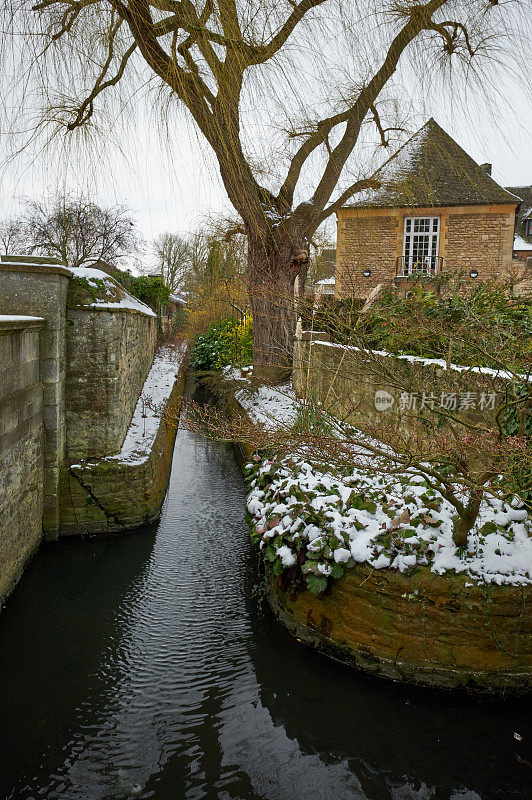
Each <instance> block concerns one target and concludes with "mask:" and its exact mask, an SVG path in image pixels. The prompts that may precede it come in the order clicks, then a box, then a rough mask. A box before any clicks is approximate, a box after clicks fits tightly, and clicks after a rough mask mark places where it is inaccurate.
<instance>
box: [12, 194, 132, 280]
mask: <svg viewBox="0 0 532 800" xmlns="http://www.w3.org/2000/svg"><path fill="white" fill-rule="evenodd" d="M16 229H17V237H16V240H17V245H20V246H21V247H22V248H23V249H24V251H25V252H28V253H37V254H39V255H47V256H56V257H59V258H61V259H62V261H64V263H65V264H67V265H68V266H69V267H81V266H83V267H90V266H92V265H94V264H97V263H98V262H104V263H108V264H110V265H112V266H118V265H119V264H120V263H121V262H122V261H123V260H124V259H125V258H128V257H131V256H132V255H134V254H135V253H136V252H137V251H138V249H139V246H140V242H141V240H140V237H139V235H138V233H137V231H136V229H135V223H134V221H133V218H132V216H131V214H130V212H129V211H128V209H126V208H125V207H124V206H109V207H106V208H102V207H101V206H98V205H96V203H91V202H90V201H88V200H85V199H84V198H83V197H74V196H66V197H64V196H56V197H54V198H52V199H51V200H50V201H48V202H47V201H38V200H27V201H26V203H25V209H24V212H23V213H22V215H21V216H20V218H19V219H18V221H17V224H16Z"/></svg>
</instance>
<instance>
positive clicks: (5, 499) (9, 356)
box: [0, 317, 44, 603]
mask: <svg viewBox="0 0 532 800" xmlns="http://www.w3.org/2000/svg"><path fill="white" fill-rule="evenodd" d="M43 328H44V320H42V319H41V320H39V319H36V318H35V319H33V320H22V319H19V320H18V321H17V320H16V319H12V320H6V319H3V320H2V318H1V317H0V603H1V602H2V600H3V599H4V598H5V597H6V595H7V594H9V592H11V590H12V589H13V587H14V586H15V584H16V582H17V581H18V579H19V578H20V576H21V574H22V571H23V569H24V565H25V564H26V562H27V561H28V559H29V558H30V557H31V556H32V554H33V552H34V551H35V549H36V548H37V546H38V544H39V542H40V541H41V537H42V514H43V437H44V427H43V391H42V385H41V383H40V380H39V335H40V333H41V331H42V330H43Z"/></svg>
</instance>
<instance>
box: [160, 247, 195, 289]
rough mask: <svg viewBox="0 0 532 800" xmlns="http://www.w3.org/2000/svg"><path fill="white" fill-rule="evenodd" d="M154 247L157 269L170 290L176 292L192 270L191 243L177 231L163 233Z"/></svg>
mask: <svg viewBox="0 0 532 800" xmlns="http://www.w3.org/2000/svg"><path fill="white" fill-rule="evenodd" d="M153 249H154V251H155V256H156V258H157V271H158V272H159V274H160V275H161V277H162V279H163V280H164V282H165V283H166V285H167V286H169V288H170V291H172V292H174V291H175V290H176V289H178V288H179V287H180V286H181V285H182V284H183V282H184V280H185V278H186V276H187V275H188V273H189V272H190V267H191V253H190V244H189V242H188V241H187V239H185V238H183V237H182V236H179V234H177V233H163V234H161V235H160V236H158V237H157V239H155V241H154V243H153Z"/></svg>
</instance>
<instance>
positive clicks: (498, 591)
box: [269, 564, 532, 692]
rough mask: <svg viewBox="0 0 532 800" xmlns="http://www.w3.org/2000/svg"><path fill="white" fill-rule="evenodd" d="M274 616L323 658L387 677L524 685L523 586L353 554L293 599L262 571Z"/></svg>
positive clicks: (531, 637)
mask: <svg viewBox="0 0 532 800" xmlns="http://www.w3.org/2000/svg"><path fill="white" fill-rule="evenodd" d="M269 585H270V591H269V597H270V603H271V605H272V608H273V610H274V613H275V614H276V616H277V617H278V618H279V619H280V620H281V621H282V622H283V623H284V624H285V625H286V627H287V628H288V629H289V630H290V631H291V632H292V633H293V634H294V635H296V636H298V637H299V638H301V639H303V640H304V641H306V642H307V643H308V644H311V645H313V646H315V647H316V648H318V649H320V650H323V651H324V652H325V653H326V654H328V655H330V656H332V657H333V658H335V659H337V660H339V661H342V662H344V663H348V664H350V665H352V666H355V667H357V668H358V669H362V670H364V671H366V672H370V673H372V674H373V675H378V676H380V677H385V678H389V679H391V680H395V681H407V682H409V683H419V684H425V685H429V686H439V687H446V688H460V687H461V688H466V689H471V690H475V691H483V692H492V691H505V690H511V691H517V692H526V691H530V688H531V686H532V615H531V613H530V611H531V609H530V592H529V591H528V588H527V587H524V586H493V585H487V584H473V583H472V582H471V581H470V580H468V579H467V576H463V575H457V574H455V573H446V574H445V575H442V576H439V575H435V574H434V573H432V572H430V571H429V570H428V569H427V568H422V569H419V570H417V571H416V572H415V573H414V574H412V575H403V574H401V573H400V572H394V571H392V570H387V569H383V570H373V569H372V568H371V567H369V566H368V565H363V564H357V565H356V566H355V568H354V569H353V570H349V571H348V572H347V573H346V574H345V575H344V577H343V578H341V579H340V580H336V581H333V582H332V585H331V587H330V588H329V589H328V590H327V592H326V593H325V595H324V596H323V599H322V600H319V599H318V598H317V597H316V596H315V595H312V594H311V593H310V592H308V591H304V592H300V593H299V594H298V595H297V597H296V599H295V601H294V600H291V598H290V595H289V594H288V593H286V592H284V591H282V590H281V589H280V588H278V586H277V579H276V578H274V577H273V576H272V577H271V578H270V581H269Z"/></svg>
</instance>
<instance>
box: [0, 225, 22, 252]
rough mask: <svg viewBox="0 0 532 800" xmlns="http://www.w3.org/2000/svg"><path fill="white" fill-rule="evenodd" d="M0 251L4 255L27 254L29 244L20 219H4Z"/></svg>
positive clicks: (1, 226) (1, 228)
mask: <svg viewBox="0 0 532 800" xmlns="http://www.w3.org/2000/svg"><path fill="white" fill-rule="evenodd" d="M0 249H1V252H2V253H3V254H8V253H9V254H13V253H25V252H26V250H27V249H28V248H27V242H26V240H25V237H24V232H23V224H22V222H21V220H20V219H4V220H2V221H1V222H0Z"/></svg>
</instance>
